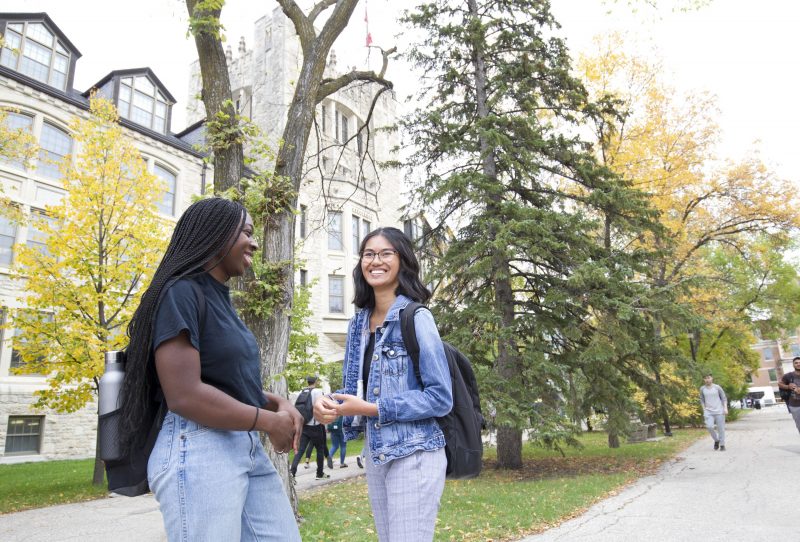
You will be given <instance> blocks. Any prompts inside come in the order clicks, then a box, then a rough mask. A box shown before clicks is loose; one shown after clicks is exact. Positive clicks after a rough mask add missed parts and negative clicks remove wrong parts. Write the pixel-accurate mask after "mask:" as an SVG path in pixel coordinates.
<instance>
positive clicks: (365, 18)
mask: <svg viewBox="0 0 800 542" xmlns="http://www.w3.org/2000/svg"><path fill="white" fill-rule="evenodd" d="M364 22H365V23H367V45H366V46H367V47H369V46H370V45H372V34H370V33H369V15H368V13H367V3H366V2H364Z"/></svg>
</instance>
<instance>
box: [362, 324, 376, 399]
mask: <svg viewBox="0 0 800 542" xmlns="http://www.w3.org/2000/svg"><path fill="white" fill-rule="evenodd" d="M374 351H375V332H374V331H373V332H372V333H370V334H369V342H368V343H367V349H366V350H364V370H363V373H364V389H366V387H367V384H368V383H369V370H370V369H371V368H372V353H373V352H374ZM362 399H363V397H362Z"/></svg>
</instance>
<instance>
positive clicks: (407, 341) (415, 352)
mask: <svg viewBox="0 0 800 542" xmlns="http://www.w3.org/2000/svg"><path fill="white" fill-rule="evenodd" d="M424 307H425V305H423V304H422V303H417V302H416V301H412V302H411V303H409V304H408V305H406V306H405V308H404V309H403V310H401V311H400V332H401V334H402V337H403V344H404V345H405V347H406V351H407V352H408V355H409V356H411V361H412V362H413V363H414V375H415V376H416V377H417V380H419V382H420V383H422V376H421V375H420V372H419V343H418V342H417V329H416V327H414V315H415V314H417V310H419V309H421V308H424Z"/></svg>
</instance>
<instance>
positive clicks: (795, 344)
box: [748, 330, 800, 402]
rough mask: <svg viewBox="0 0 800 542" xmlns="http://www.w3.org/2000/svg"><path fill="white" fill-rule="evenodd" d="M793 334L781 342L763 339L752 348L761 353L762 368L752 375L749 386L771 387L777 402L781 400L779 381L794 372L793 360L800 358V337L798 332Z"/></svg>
mask: <svg viewBox="0 0 800 542" xmlns="http://www.w3.org/2000/svg"><path fill="white" fill-rule="evenodd" d="M791 333H792V334H791V335H790V336H788V337H784V338H782V339H780V340H777V339H767V340H764V339H761V340H759V341H758V342H757V343H755V344H754V345H753V346H752V347H751V348H752V349H753V350H755V351H756V352H758V353H759V356H760V358H761V366H760V367H759V368H758V370H757V371H756V372H754V373H752V374H751V375H750V383H749V384H748V386H749V387H751V388H754V387H765V386H769V387H771V388H772V390H773V392H774V394H775V401H776V402H777V401H779V400H780V395H779V394H778V381H779V380H780V379H781V378H782V377H783V375H784V374H786V373H790V372H792V371H794V366H793V365H792V358H794V357H796V356H800V335H798V333H797V330H794V331H792V332H791Z"/></svg>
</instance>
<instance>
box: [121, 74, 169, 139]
mask: <svg viewBox="0 0 800 542" xmlns="http://www.w3.org/2000/svg"><path fill="white" fill-rule="evenodd" d="M168 103H169V102H168V101H167V98H165V97H164V95H163V94H162V93H161V92H160V91H159V90H158V89H157V88H156V86H155V85H154V84H153V83H152V82H151V81H150V79H149V78H147V77H145V76H137V77H122V78H121V79H120V82H119V102H118V106H117V107H118V109H119V114H120V116H121V117H123V118H126V119H130V120H132V121H133V122H135V123H136V124H140V125H142V126H145V127H146V128H151V129H152V130H155V131H156V132H159V133H162V134H163V133H164V132H165V131H166V129H167V110H168Z"/></svg>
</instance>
